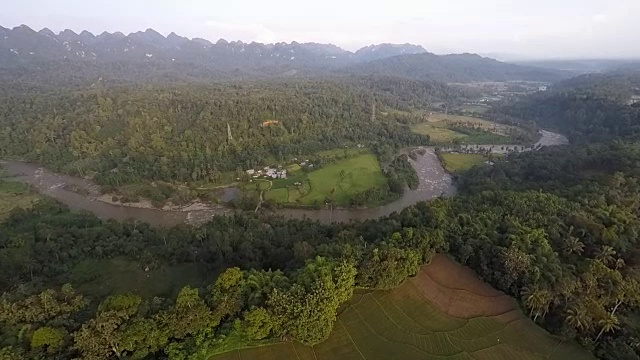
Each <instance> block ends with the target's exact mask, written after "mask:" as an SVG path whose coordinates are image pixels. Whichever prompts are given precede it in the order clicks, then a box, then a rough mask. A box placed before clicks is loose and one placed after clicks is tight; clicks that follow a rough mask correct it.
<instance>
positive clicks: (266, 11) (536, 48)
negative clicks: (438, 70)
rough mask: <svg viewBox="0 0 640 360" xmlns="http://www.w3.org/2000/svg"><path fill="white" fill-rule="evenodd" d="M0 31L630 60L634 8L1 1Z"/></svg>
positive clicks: (406, 0) (524, 1) (585, 0)
mask: <svg viewBox="0 0 640 360" xmlns="http://www.w3.org/2000/svg"><path fill="white" fill-rule="evenodd" d="M3 2H4V4H3V5H2V12H1V13H0V25H2V26H4V27H14V26H17V25H20V24H26V25H29V26H30V27H32V28H34V29H35V30H40V29H41V28H43V27H48V28H50V29H51V30H53V31H55V32H58V31H60V30H64V29H65V28H70V29H72V30H74V31H76V32H79V31H81V30H85V29H86V30H89V31H91V32H93V33H96V34H98V33H101V32H103V31H109V32H114V31H122V32H124V33H125V34H128V33H130V32H135V31H139V30H145V29H147V28H153V29H155V30H157V31H159V32H160V33H162V34H164V35H168V34H169V33H170V32H172V31H174V32H176V33H177V34H179V35H183V36H187V37H189V38H193V37H202V38H205V39H208V40H211V41H216V40H217V39H219V38H224V39H227V40H229V41H231V40H242V41H245V42H250V41H258V42H268V43H270V42H278V41H286V42H290V41H292V40H295V41H299V42H308V41H313V42H321V43H334V44H336V45H339V46H341V47H343V48H345V49H348V50H356V49H358V48H359V47H362V46H365V45H370V44H374V43H382V42H391V43H405V42H409V43H414V44H420V45H423V46H424V47H425V48H426V49H427V50H429V51H432V52H436V53H452V52H455V53H459V52H476V53H481V54H493V55H496V54H504V55H516V56H519V57H523V58H585V57H588V58H616V57H640V0H534V1H531V0H390V1H389V0H386V1H382V0H321V1H304V0H208V1H206V0H180V1H169V0H153V1H141V0H108V1H92V0H58V1H50V0H7V1H3Z"/></svg>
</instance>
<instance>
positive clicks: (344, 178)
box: [265, 149, 387, 206]
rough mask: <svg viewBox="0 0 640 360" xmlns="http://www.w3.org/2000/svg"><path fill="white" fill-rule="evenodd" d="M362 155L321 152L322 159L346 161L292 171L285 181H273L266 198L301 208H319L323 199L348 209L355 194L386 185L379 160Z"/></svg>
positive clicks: (349, 151) (351, 151)
mask: <svg viewBox="0 0 640 360" xmlns="http://www.w3.org/2000/svg"><path fill="white" fill-rule="evenodd" d="M362 152H363V150H362V149H336V150H331V153H330V152H323V153H324V155H325V156H330V155H331V156H347V158H345V159H342V160H338V161H336V162H334V163H331V164H328V165H325V166H323V167H322V168H320V169H318V170H315V171H311V172H308V173H305V172H303V171H295V172H293V173H289V178H288V179H279V180H273V187H272V188H271V190H269V191H267V192H266V193H265V198H266V199H267V200H271V201H273V202H275V203H278V204H295V205H304V206H313V205H322V204H324V202H325V200H326V199H328V198H333V199H334V201H335V203H336V204H337V205H340V206H348V205H350V204H351V198H352V197H353V196H354V195H355V194H357V193H360V192H363V191H365V190H369V189H374V188H382V187H384V186H386V184H387V178H386V177H385V176H384V174H383V173H382V170H381V169H380V164H379V163H378V160H377V159H376V158H375V157H374V156H373V155H372V154H370V153H368V152H367V153H365V154H362ZM354 155H355V156H354ZM296 183H298V184H301V185H296Z"/></svg>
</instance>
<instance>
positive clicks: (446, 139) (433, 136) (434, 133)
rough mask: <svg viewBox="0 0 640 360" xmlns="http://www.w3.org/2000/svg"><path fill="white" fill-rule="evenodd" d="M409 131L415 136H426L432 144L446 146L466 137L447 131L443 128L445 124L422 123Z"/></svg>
mask: <svg viewBox="0 0 640 360" xmlns="http://www.w3.org/2000/svg"><path fill="white" fill-rule="evenodd" d="M411 130H412V131H413V132H415V133H417V134H421V135H428V136H429V139H430V140H431V142H432V143H434V144H446V143H450V142H452V141H453V140H455V139H464V138H466V137H468V135H466V134H462V133H459V132H456V131H453V130H449V129H447V128H446V127H445V124H439V123H428V122H426V123H422V124H418V125H414V126H413V127H412V128H411Z"/></svg>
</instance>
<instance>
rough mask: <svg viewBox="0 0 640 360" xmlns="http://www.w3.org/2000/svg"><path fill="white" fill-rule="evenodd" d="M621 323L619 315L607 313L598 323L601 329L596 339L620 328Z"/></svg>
mask: <svg viewBox="0 0 640 360" xmlns="http://www.w3.org/2000/svg"><path fill="white" fill-rule="evenodd" d="M619 324H620V320H618V317H617V316H615V315H614V314H608V313H607V315H606V316H605V317H604V318H603V319H602V320H600V321H598V325H600V327H601V329H600V332H599V333H598V336H596V341H598V339H600V336H602V334H603V333H605V332H609V331H614V330H616V329H618V328H619V326H618V325H619Z"/></svg>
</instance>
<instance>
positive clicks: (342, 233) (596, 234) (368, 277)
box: [0, 78, 640, 360]
mask: <svg viewBox="0 0 640 360" xmlns="http://www.w3.org/2000/svg"><path fill="white" fill-rule="evenodd" d="M361 81H363V82H366V81H368V82H367V83H366V84H367V87H368V88H372V89H379V90H377V92H376V94H377V95H376V96H375V97H374V98H375V101H376V105H377V108H378V109H379V111H380V112H381V113H380V114H378V116H375V117H372V116H371V115H372V114H371V109H372V106H371V102H372V100H371V99H372V96H371V93H370V92H359V91H358V89H360V88H359V86H358V85H353V86H352V87H351V86H349V85H347V84H342V83H334V82H330V83H324V82H311V83H306V82H305V83H303V84H300V83H285V82H283V83H281V84H280V85H279V86H278V87H277V89H278V91H276V92H270V91H266V90H265V89H264V88H262V87H261V86H265V87H266V86H267V85H265V84H261V83H255V84H251V85H248V84H242V85H236V86H229V85H228V84H227V85H225V86H220V87H216V86H208V87H205V88H196V87H192V86H189V87H187V86H185V87H184V88H180V87H176V88H174V89H172V90H171V91H166V89H161V90H158V89H157V88H155V87H150V88H144V87H141V88H138V89H133V88H125V89H120V90H119V91H117V92H116V91H112V90H110V89H106V88H100V87H97V88H95V89H93V90H91V91H89V92H61V93H59V94H50V95H47V96H33V95H29V94H17V95H13V96H7V97H3V99H2V101H3V105H2V107H1V109H2V111H3V112H2V115H1V117H0V118H1V119H2V121H3V127H2V135H1V136H2V140H3V141H2V151H3V153H2V154H3V156H21V157H25V158H28V159H31V160H35V161H40V162H43V163H46V164H49V165H50V166H53V167H57V168H59V169H63V170H66V171H68V172H76V173H81V174H82V173H89V172H91V171H95V172H97V178H98V179H102V180H101V181H103V182H104V183H110V182H113V183H117V182H127V181H137V180H139V179H178V180H183V181H188V180H189V179H192V180H193V179H194V173H195V179H200V178H204V177H206V176H208V175H207V174H208V171H209V168H207V167H206V166H205V168H204V170H206V171H204V170H203V168H202V166H203V164H205V165H207V164H215V166H216V169H230V170H234V169H236V167H237V166H238V165H237V164H240V166H243V164H246V165H251V161H255V159H261V157H263V158H262V159H266V158H267V157H268V156H274V155H275V156H280V154H281V155H282V156H289V155H291V154H296V153H297V152H303V153H304V152H305V151H309V150H310V149H324V146H325V145H326V143H327V142H329V145H343V144H344V143H345V142H360V141H362V142H367V144H377V145H376V146H378V147H375V146H373V147H374V149H378V153H379V154H385V153H388V152H386V151H381V150H384V149H385V148H387V147H388V148H392V147H394V146H396V147H397V146H403V145H406V144H411V142H412V141H418V140H420V141H423V140H424V139H423V138H421V137H417V135H410V132H409V131H405V130H403V129H404V126H406V125H405V124H408V123H411V121H412V120H411V119H410V118H409V119H407V118H403V119H398V118H396V117H402V116H403V115H402V113H401V112H389V113H388V115H387V117H385V116H384V115H382V112H384V108H385V106H388V107H393V108H396V109H398V108H399V109H411V107H412V106H419V105H420V106H421V105H423V104H422V103H420V101H423V100H424V99H425V97H422V99H420V97H417V96H415V97H409V96H408V94H410V93H411V92H412V91H414V90H415V91H417V89H413V88H412V87H413V86H416V87H418V88H420V87H421V86H422V85H420V84H422V83H408V84H407V85H406V87H403V85H400V84H397V85H395V86H394V85H393V82H391V81H389V82H386V81H382V80H378V79H374V80H372V79H370V78H367V79H363V80H361ZM375 84H378V85H375ZM412 84H413V85H412ZM268 86H269V87H271V86H273V84H269V85H268ZM376 86H378V87H376ZM344 87H346V88H348V89H351V90H349V91H346V90H344ZM338 89H343V90H344V91H342V90H341V91H337V90H338ZM394 89H395V90H394ZM426 89H431V90H426ZM403 93H406V94H407V95H406V96H405V95H400V94H403ZM305 94H307V95H308V96H307V95H305ZM424 94H425V95H426V94H431V97H428V98H427V99H428V100H427V101H431V99H434V98H436V97H442V96H444V95H447V94H449V93H444V94H438V93H437V90H436V89H433V88H425V90H424ZM436 94H438V95H436ZM447 96H452V97H453V98H455V95H452V94H449V95H447ZM591 96H592V97H585V96H584V94H581V93H580V91H578V90H563V91H562V92H550V93H548V94H543V95H540V94H536V95H533V96H531V97H529V98H527V99H524V100H521V101H519V102H517V103H515V104H512V105H510V106H506V105H503V106H500V107H498V108H496V109H493V110H492V111H493V112H494V113H495V114H494V115H492V116H496V117H498V116H503V117H505V118H507V117H508V118H510V119H511V118H512V117H518V116H528V117H529V119H531V120H536V121H538V122H539V124H541V125H544V126H548V127H551V128H556V129H561V130H563V131H565V132H566V133H567V134H568V135H570V136H571V138H572V140H573V142H574V143H573V144H572V145H567V146H562V147H558V148H543V149H540V150H538V151H534V152H529V153H521V154H510V155H508V156H507V158H506V161H498V162H496V164H495V165H494V166H486V167H476V168H473V169H471V170H469V171H467V172H465V173H463V174H461V175H460V176H459V177H458V178H459V179H458V184H459V190H460V193H459V195H458V196H455V197H451V198H443V199H436V200H433V201H431V202H429V203H424V202H423V203H419V204H417V205H415V206H412V207H409V208H406V209H404V210H403V211H402V212H401V213H394V214H392V215H390V216H388V217H384V218H381V219H377V220H369V221H365V222H352V223H348V224H332V225H325V224H321V223H318V222H312V221H308V220H286V219H284V218H282V217H279V216H274V215H269V214H266V213H260V212H258V213H253V212H252V213H237V214H234V215H230V216H222V217H216V218H214V219H212V220H211V221H210V222H209V223H207V224H205V225H203V226H201V227H197V228H196V227H190V226H186V225H184V226H177V227H173V228H154V227H151V226H149V225H147V224H144V223H138V222H136V221H129V222H123V223H119V222H115V221H103V220H100V219H97V218H96V217H94V216H93V215H91V214H87V213H78V212H72V211H69V209H67V208H66V207H65V206H63V205H61V204H59V203H57V202H54V201H51V200H46V199H45V200H41V201H39V202H37V203H35V204H34V205H33V206H32V208H31V209H28V210H24V209H17V210H14V211H13V212H12V213H11V215H10V216H9V217H8V218H7V219H6V220H5V221H3V222H2V223H0V291H2V292H3V295H2V297H1V298H0V325H1V326H0V349H1V350H0V358H8V359H20V358H25V359H39V358H41V359H45V358H75V357H79V358H84V359H105V358H136V359H151V358H169V359H206V358H207V357H208V355H210V354H213V353H217V352H221V351H225V350H229V349H233V348H238V347H243V346H247V345H256V344H262V343H266V342H269V341H279V340H284V341H292V340H296V341H300V342H302V343H305V344H315V343H318V342H321V341H322V340H324V339H326V338H327V336H328V335H329V333H330V332H331V330H332V328H333V325H334V322H335V319H336V313H337V311H338V308H339V306H340V304H341V303H342V302H344V301H345V300H347V299H348V298H349V297H350V296H351V294H352V293H353V291H354V289H355V288H367V289H389V288H393V287H395V286H397V285H399V284H400V283H401V282H402V281H403V280H404V279H406V278H407V277H409V276H412V275H415V274H416V273H417V272H418V270H419V268H420V266H421V265H423V264H426V263H428V262H429V260H430V259H431V257H432V256H433V254H435V253H436V252H441V253H446V254H448V255H449V256H451V257H453V258H454V259H456V260H457V261H459V262H460V263H462V264H465V265H468V266H470V267H471V268H472V269H474V270H475V271H476V272H477V273H478V274H479V275H480V276H481V277H482V278H483V279H484V280H486V281H487V282H489V283H490V284H491V285H493V286H494V287H496V288H498V289H500V290H502V291H504V292H505V293H507V294H509V295H511V296H514V297H515V298H516V299H518V301H519V303H520V304H521V306H522V308H523V309H524V310H525V313H526V314H528V315H529V316H530V317H531V318H532V319H533V320H534V321H536V322H537V323H538V324H540V325H541V326H543V327H545V328H546V329H548V330H549V331H551V332H552V333H554V334H557V335H559V336H562V337H563V338H564V339H567V340H571V341H578V342H579V343H580V344H581V345H583V346H584V347H585V348H587V349H589V350H591V351H593V352H594V354H596V355H597V356H598V357H600V358H601V359H610V360H614V359H615V360H619V359H625V360H626V359H629V360H632V359H639V358H640V347H639V346H638V343H639V342H638V341H639V340H638V333H640V326H639V325H638V324H640V313H638V310H637V309H638V307H639V305H640V277H639V273H638V266H639V264H638V260H637V259H638V255H639V252H640V244H639V243H638V234H639V233H640V220H639V217H638V215H640V214H639V209H640V204H639V203H638V199H640V179H639V176H640V174H639V173H638V170H637V169H638V168H640V167H639V166H638V165H639V164H640V145H639V144H638V143H637V142H635V140H636V136H637V135H636V131H637V129H636V127H637V124H640V116H639V114H640V112H638V108H637V105H636V106H629V105H626V104H623V103H620V102H619V101H616V100H615V99H610V98H603V97H602V95H596V94H593V95H591ZM176 99H179V101H178V100H176ZM187 99H192V101H187ZM541 99H543V100H544V102H540V101H541ZM541 105H545V107H541ZM547 105H548V106H547ZM562 106H567V108H565V109H564V110H563V109H562ZM187 110H188V111H189V112H197V113H198V114H201V116H200V117H198V118H191V117H189V116H187V115H185V112H187ZM274 113H275V114H274ZM166 114H171V116H167V115H166ZM546 115H553V116H546ZM274 118H275V119H277V120H278V121H280V123H278V125H277V126H275V127H272V126H268V127H262V126H260V125H261V123H262V122H263V121H265V120H272V119H274ZM163 119H164V120H163ZM169 119H171V121H169ZM320 119H321V120H322V121H321V122H320V121H319V120H320ZM386 119H393V121H388V120H386ZM227 122H228V123H229V124H230V127H231V130H232V135H233V141H227ZM338 124H340V125H338ZM365 125H366V126H365ZM234 129H235V130H234ZM167 134H172V136H173V134H180V141H171V142H169V141H168V140H167V139H168V138H167V137H166V135H167ZM211 139H216V140H215V141H211ZM279 139H283V141H278V140H279ZM332 139H338V140H337V141H338V142H340V144H336V140H332ZM331 141H333V142H331ZM5 144H6V145H5ZM207 149H208V150H207ZM379 156H380V155H379ZM163 158H166V160H163ZM407 159H408V157H401V158H400V159H397V160H395V161H391V166H390V171H391V172H392V174H393V178H394V179H395V180H396V182H397V184H398V186H401V185H404V184H406V185H409V186H412V184H413V185H414V184H415V178H414V177H413V174H412V173H411V172H410V171H407V170H408V165H407V164H408V160H407ZM389 160H392V159H389ZM234 161H235V162H237V163H234ZM67 164H71V165H70V166H68V165H67ZM207 166H208V165H207ZM183 168H184V171H183V170H182V169H183ZM199 176H200V177H199ZM203 176H204V177H203ZM115 259H119V260H120V261H126V262H127V263H132V264H135V266H136V267H137V268H139V269H143V270H141V271H143V272H148V273H149V274H150V273H153V272H154V271H156V270H160V269H163V268H171V267H173V266H180V265H196V266H198V267H200V268H201V269H204V273H205V275H206V276H205V277H204V279H200V280H199V281H196V280H195V279H187V278H186V277H185V278H184V279H181V281H182V282H181V284H180V285H179V286H177V287H176V288H172V289H168V290H166V291H162V292H154V293H143V292H135V293H126V292H123V293H120V292H114V291H112V290H110V289H108V288H107V289H105V288H102V287H100V288H94V287H92V286H89V284H90V283H91V281H92V278H91V275H90V274H86V273H88V272H90V271H88V269H90V268H92V267H97V266H98V264H102V263H103V261H105V260H115Z"/></svg>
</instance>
